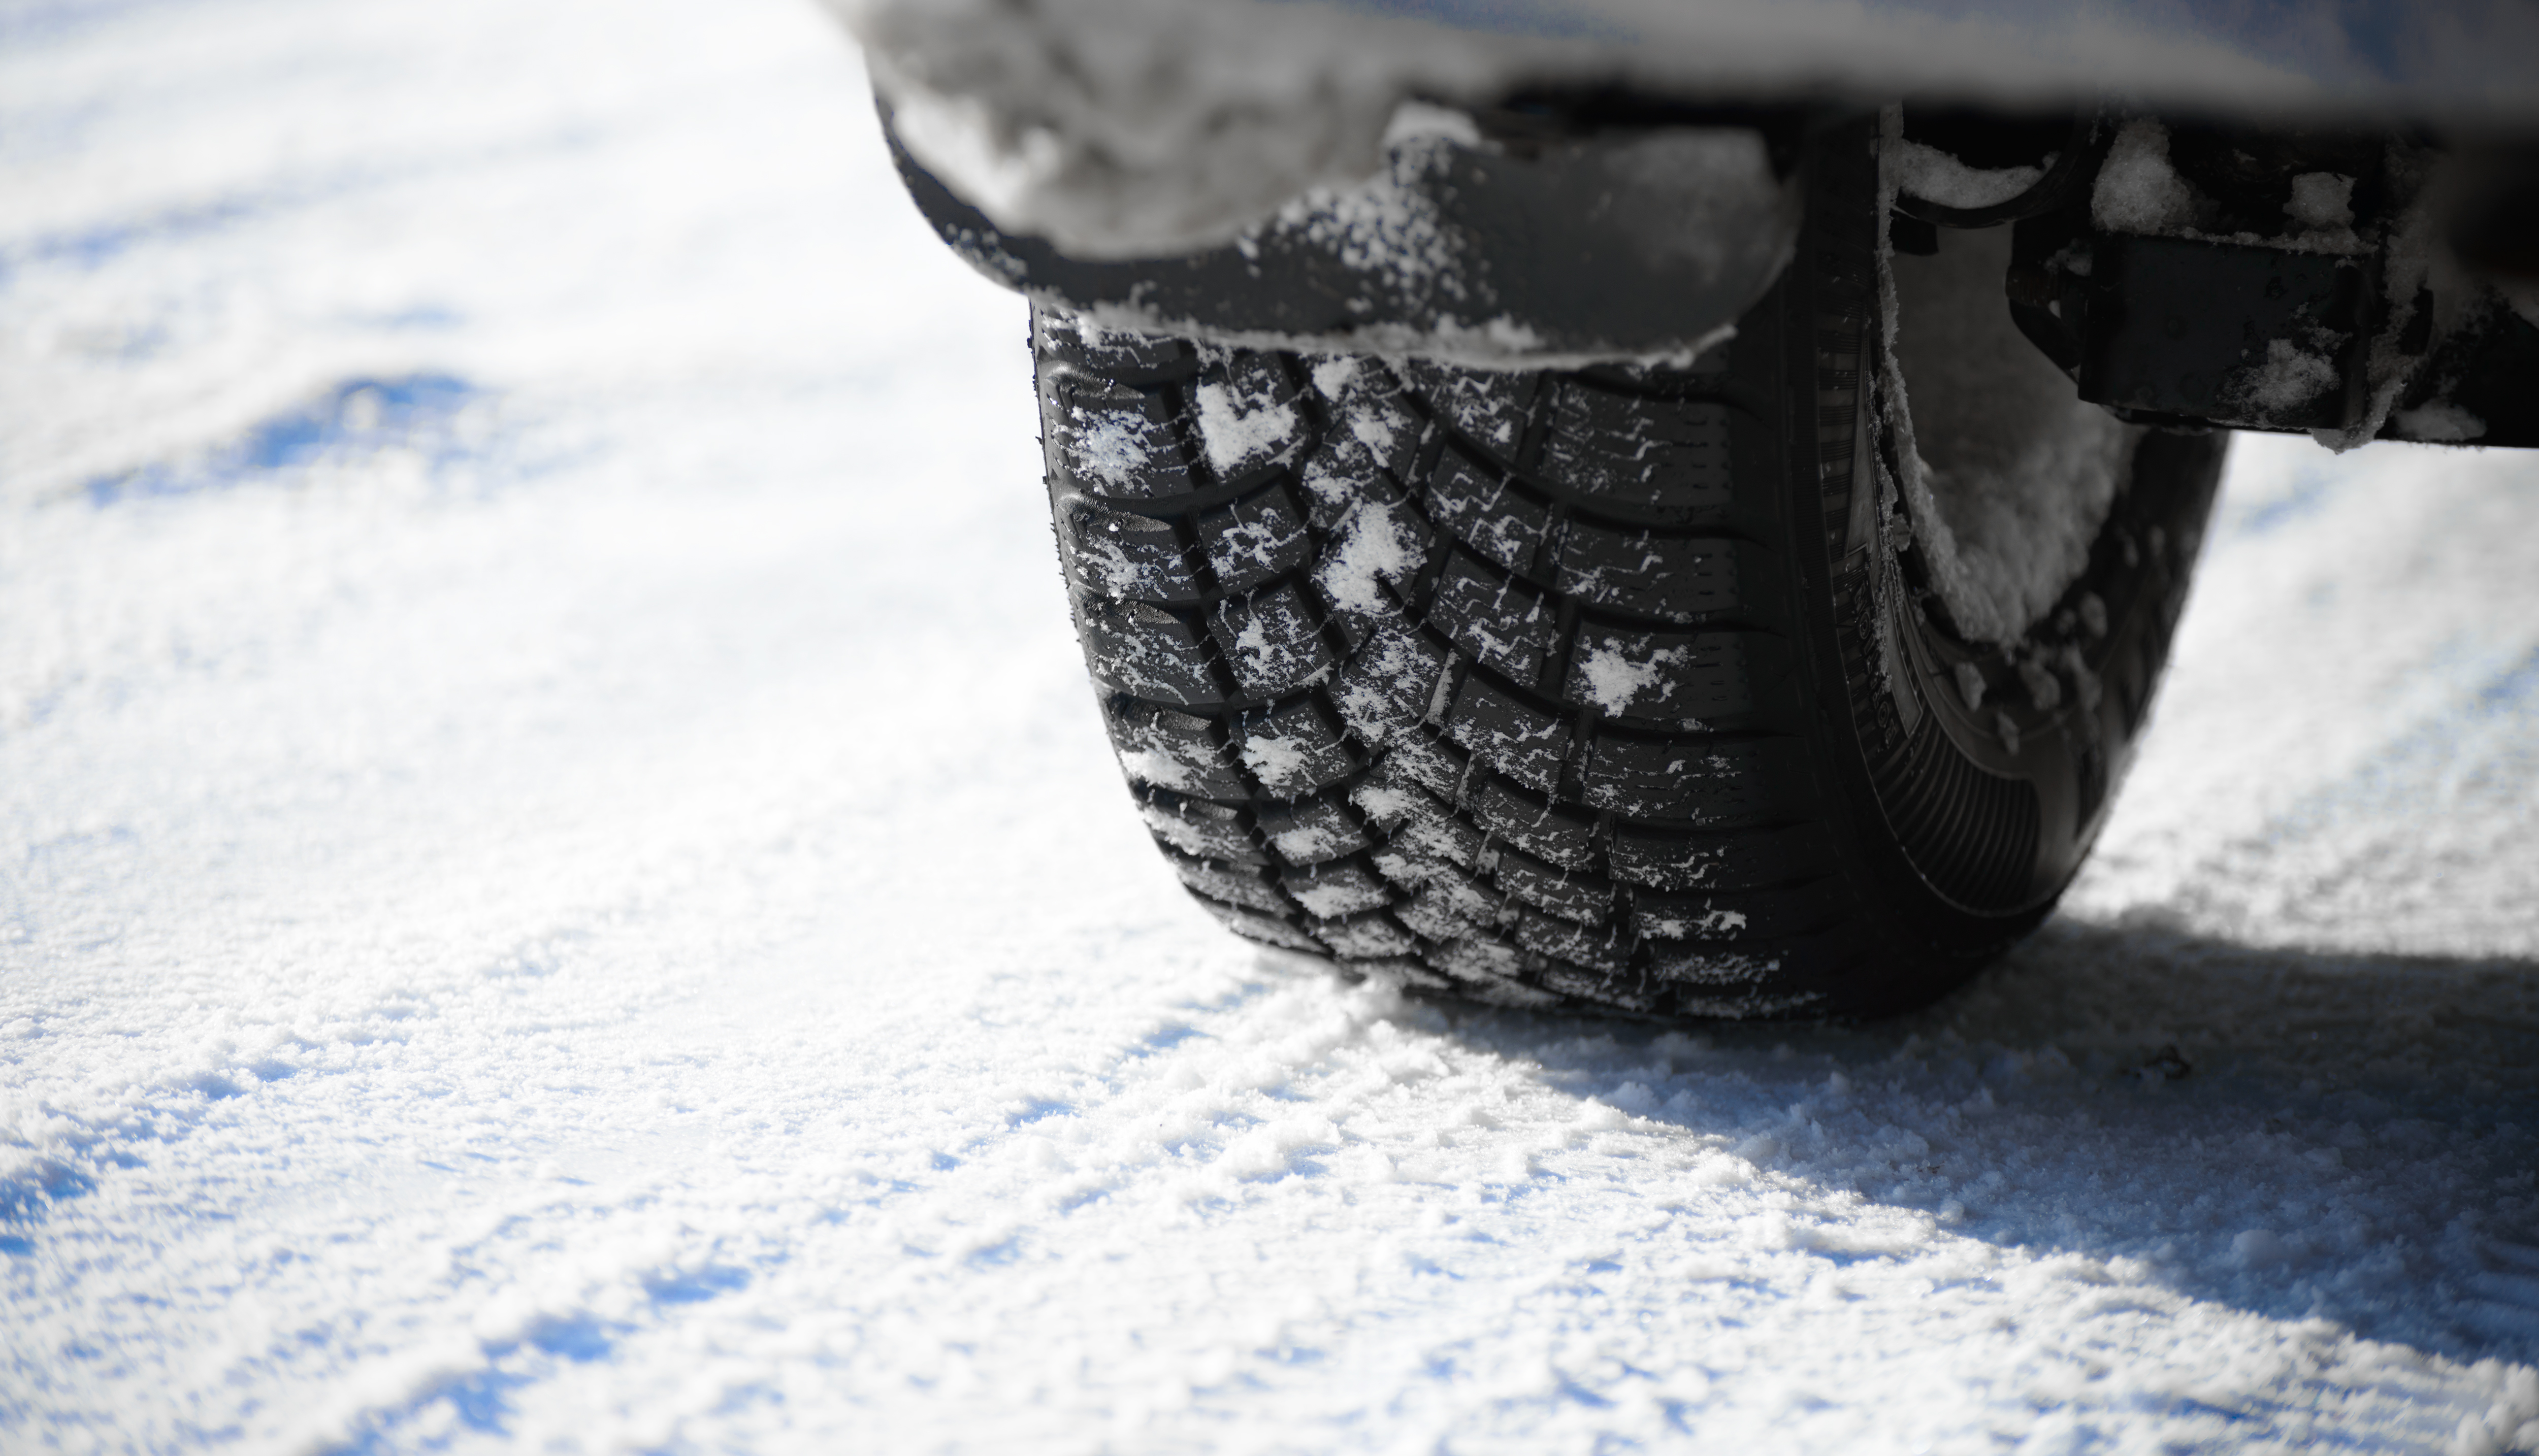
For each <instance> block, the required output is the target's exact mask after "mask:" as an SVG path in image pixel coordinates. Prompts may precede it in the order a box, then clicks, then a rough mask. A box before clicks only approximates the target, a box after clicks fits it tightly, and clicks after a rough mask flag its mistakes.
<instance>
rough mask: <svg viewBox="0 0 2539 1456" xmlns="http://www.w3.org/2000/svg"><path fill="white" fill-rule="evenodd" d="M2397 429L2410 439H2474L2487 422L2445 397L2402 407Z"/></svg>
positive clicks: (2484, 428)
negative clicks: (2414, 405) (2415, 405)
mask: <svg viewBox="0 0 2539 1456" xmlns="http://www.w3.org/2000/svg"><path fill="white" fill-rule="evenodd" d="M2396 420H2397V424H2398V429H2399V430H2400V432H2402V433H2404V434H2405V435H2406V436H2407V437H2408V438H2409V439H2421V440H2444V441H2451V440H2473V439H2476V438H2478V437H2480V436H2481V435H2483V434H2485V433H2486V422H2485V421H2484V420H2481V419H2479V418H2478V417H2477V416H2475V415H2473V414H2471V413H2469V412H2468V411H2467V410H2463V409H2461V408H2460V407H2459V406H2457V405H2455V404H2452V403H2451V402H2449V401H2448V400H2436V401H2434V402H2433V403H2431V404H2425V405H2418V406H2417V407H2416V408H2414V409H2412V410H2401V411H2399V412H2398V414H2397V416H2396Z"/></svg>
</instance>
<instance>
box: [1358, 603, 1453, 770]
mask: <svg viewBox="0 0 2539 1456" xmlns="http://www.w3.org/2000/svg"><path fill="white" fill-rule="evenodd" d="M1446 659H1447V651H1446V648H1445V647H1443V646H1442V645H1440V644H1438V643H1436V642H1433V641H1430V640H1429V639H1428V637H1427V636H1426V635H1425V634H1424V633H1422V632H1420V631H1419V630H1417V629H1414V628H1410V627H1407V626H1395V627H1390V628H1386V629H1379V630H1378V631H1376V632H1375V633H1374V634H1373V635H1371V636H1370V637H1368V638H1367V640H1366V641H1365V642H1364V644H1362V645H1361V646H1359V648H1358V649H1357V650H1356V651H1355V652H1353V653H1351V654H1349V660H1348V665H1347V666H1345V667H1343V668H1341V669H1340V674H1339V677H1338V680H1337V681H1335V682H1334V683H1333V684H1332V700H1333V702H1334V703H1335V704H1337V705H1338V708H1339V712H1340V717H1341V719H1342V720H1343V721H1345V722H1346V723H1347V724H1348V727H1349V730H1350V731H1351V732H1353V733H1355V734H1356V735H1357V736H1358V737H1359V738H1361V739H1364V740H1365V741H1366V742H1368V743H1382V742H1384V741H1385V739H1386V737H1387V735H1390V734H1392V733H1393V732H1394V730H1395V729H1399V728H1408V727H1410V726H1411V725H1412V724H1414V723H1417V722H1418V721H1419V720H1420V719H1422V718H1425V717H1426V716H1428V708H1429V704H1430V703H1432V702H1433V701H1435V699H1436V695H1437V680H1438V679H1439V678H1440V677H1442V676H1443V675H1444V674H1445V671H1446Z"/></svg>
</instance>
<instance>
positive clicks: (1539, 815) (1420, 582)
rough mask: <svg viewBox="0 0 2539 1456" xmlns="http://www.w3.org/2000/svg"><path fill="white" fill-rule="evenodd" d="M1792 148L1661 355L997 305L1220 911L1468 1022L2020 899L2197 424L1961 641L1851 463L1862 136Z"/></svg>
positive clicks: (1938, 940)
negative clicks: (1378, 349)
mask: <svg viewBox="0 0 2539 1456" xmlns="http://www.w3.org/2000/svg"><path fill="white" fill-rule="evenodd" d="M1800 165H1802V166H1804V167H1805V169H1806V177H1805V186H1806V189H1807V197H1808V222H1807V225H1806V228H1805V230H1804V232H1803V233H1802V237H1801V241H1800V245H1799V248H1798V253H1797V257H1796V260H1795V261H1794V262H1793V263H1792V265H1791V266H1790V267H1789V268H1788V269H1787V270H1786V271H1785V273H1784V275H1783V277H1782V279H1781V280H1780V282H1779V283H1777V284H1776V285H1775V286H1774V288H1773V289H1772V291H1771V293H1770V294H1769V295H1768V296H1767V297H1766V298H1764V299H1763V300H1762V301H1761V302H1760V303H1759V304H1757V305H1756V306H1755V307H1754V308H1753V309H1751V310H1750V312H1749V313H1748V314H1747V316H1746V317H1744V318H1743V319H1742V320H1740V322H1739V324H1738V327H1737V331H1736V334H1735V337H1734V338H1733V339H1732V340H1730V341H1728V342H1726V343H1724V344H1722V345H1720V346H1718V347H1715V348H1713V349H1711V350H1709V351H1707V352H1706V353H1704V354H1702V355H1701V356H1700V357H1698V358H1697V359H1694V360H1691V361H1688V362H1681V363H1678V364H1668V365H1613V366H1604V367H1593V368H1586V369H1578V370H1565V371H1533V372H1506V371H1492V370H1486V369H1479V368H1465V367H1458V366H1455V365H1451V364H1438V363H1431V362H1422V361H1418V360H1400V359H1396V360H1385V359H1379V358H1376V357H1372V356H1347V355H1323V356H1314V355H1301V354H1290V353H1280V352H1275V351H1263V350H1244V349H1233V348H1225V347H1219V346H1215V345H1210V344H1205V343H1201V342H1197V341H1193V340H1189V339H1183V338H1176V337H1171V336H1165V335H1156V334H1148V333H1133V332H1122V331H1119V330H1116V329H1106V328H1103V327H1100V326H1098V325H1096V324H1094V323H1092V322H1090V321H1087V320H1085V319H1082V318H1078V317H1074V316H1070V315H1068V314H1065V313H1064V312H1062V311H1059V310H1056V309H1051V308H1045V307H1044V308H1039V309H1036V311H1035V315H1034V321H1033V329H1032V339H1033V348H1034V351H1035V358H1036V361H1037V377H1038V381H1039V391H1040V403H1041V413H1042V422H1043V427H1044V443H1045V448H1046V454H1047V463H1048V482H1049V488H1050V500H1051V506H1052V510H1053V515H1054V519H1055V521H1056V524H1057V527H1058V537H1059V546H1060V557H1061V561H1062V563H1063V565H1064V572H1065V576H1066V582H1067V588H1068V592H1069V598H1070V601H1071V603H1072V607H1073V611H1074V614H1075V622H1076V627H1077V629H1078V632H1079V635H1080V638H1081V640H1082V643H1083V646H1084V654H1085V661H1086V664H1087V666H1088V668H1089V669H1090V671H1091V674H1092V677H1093V680H1094V684H1095V687H1096V690H1097V694H1098V696H1099V699H1100V702H1101V706H1102V711H1103V713H1104V715H1105V718H1106V721H1107V725H1108V728H1109V732H1110V735H1111V741H1112V743H1113V745H1114V746H1115V748H1116V749H1117V751H1118V755H1119V761H1120V763H1121V766H1122V768H1123V769H1124V771H1125V772H1126V774H1127V777H1128V780H1129V783H1130V787H1131V789H1132V794H1133V795H1134V798H1135V801H1136V804H1137V807H1138V810H1139V812H1140V813H1141V814H1142V815H1143V816H1144V818H1145V821H1146V824H1147V826H1148V827H1150V828H1151V829H1152V831H1153V834H1154V837H1155V840H1156V843H1157V844H1158V845H1159V847H1160V848H1161V849H1162V850H1163V853H1164V856H1165V858H1166V859H1167V860H1168V861H1169V863H1170V865H1171V867H1172V869H1173V871H1174V872H1175V873H1176V874H1177V875H1178V876H1179V877H1180V879H1181V881H1182V883H1183V885H1184V886H1186V887H1187V888H1188V889H1189V891H1190V892H1191V893H1193V894H1194V895H1196V896H1197V897H1198V898H1199V900H1200V901H1201V903H1202V904H1203V905H1205V906H1206V907H1207V908H1208V909H1209V910H1210V911H1212V912H1213V913H1214V914H1215V915H1216V916H1217V917H1219V918H1220V919H1221V920H1223V921H1224V922H1225V923H1226V924H1227V925H1228V926H1230V927H1232V928H1233V929H1234V930H1235V931H1236V932H1237V933H1239V934H1241V935H1245V936H1248V937H1251V938H1253V939H1255V940H1258V941H1262V942H1266V943H1268V944H1270V945H1273V946H1279V947H1283V948H1286V949H1288V950H1291V951H1297V952H1302V953H1306V954H1310V955H1315V956H1324V957H1329V958H1331V959H1332V960H1336V961H1338V963H1339V964H1340V965H1341V966H1343V967H1346V968H1348V969H1351V970H1354V971H1357V972H1360V973H1364V974H1373V975H1383V976H1388V977H1392V978H1395V979H1398V980H1400V981H1403V982H1406V983H1408V984H1410V985H1413V986H1417V987H1422V988H1427V989H1429V990H1432V991H1436V992H1441V993H1446V994H1450V995H1456V996H1461V997H1466V998H1471V999H1475V1000H1480V1001H1485V1002H1491V1003H1497V1004H1505V1005H1521V1006H1530V1007H1546V1008H1547V1007H1561V1008H1569V1009H1575V1010H1590V1011H1596V1012H1604V1013H1617V1014H1625V1015H1636V1016H1643V1017H1655V1018H1662V1019H1705V1018H1719V1017H1773V1016H1782V1017H1787V1016H1821V1015H1845V1016H1865V1015H1877V1014H1882V1013H1886V1012H1891V1011H1895V1010H1899V1009H1903V1008H1906V1007H1910V1006H1913V1005H1916V1004H1919V1003H1921V1002H1924V1001H1927V1000H1929V999H1930V998H1932V997H1934V996H1936V995H1938V994H1940V993H1942V992H1944V991H1946V990H1947V989H1949V988H1950V987H1951V986H1953V985H1955V984H1956V983H1958V982H1959V981H1961V980H1962V979H1963V978H1964V977H1966V976H1967V975H1969V974H1971V973H1972V972H1973V971H1975V970H1976V969H1978V968H1979V967H1981V966H1982V965H1984V964H1985V963H1986V962H1987V961H1989V960H1992V959H1994V958H1995V957H1997V956H1998V955H1999V954H2000V953H2001V952H2002V951H2004V950H2005V949H2006V948H2007V947H2009V946H2011V945H2012V944H2014V943H2015V942H2016V941H2017V940H2018V939H2019V938H2020V937H2021V936H2022V935H2024V934H2025V933H2026V932H2027V931H2028V930H2030V929H2031V928H2032V927H2034V926H2035V925H2036V924H2037V922H2038V921H2039V920H2041V919H2042V918H2043V917H2044V916H2045V915H2046V914H2047V913H2048V912H2049V911H2050V909H2051V908H2052V906H2053V904H2054V901H2055V899H2056V897H2057V896H2058V895H2059V894H2060V893H2061V892H2062V890H2063V888H2064V886H2065V885H2066V884H2067V883H2068V882H2069V881H2070V879H2071V877H2072V875H2073V874H2074V872H2075V871H2076V870H2077V869H2078V868H2079V866H2080V864H2081V861H2082V858H2083V856H2084V855H2085V854H2086V853H2087V850H2088V847H2089V844H2090V842H2091V840H2092V838H2093V836H2094V835H2095V833H2096V831H2097V827H2098V826H2099V824H2100V823H2101V822H2102V820H2103V819H2104V816H2105V811H2106V806H2107V801H2108V798H2109V795H2110V792H2111V790H2112V787H2113V785H2114V783H2115V782H2116V780H2117V778H2118V777H2119V776H2120V774H2121V772H2122V768H2123V766H2124V763H2125V761H2127V759H2128V758H2129V757H2130V752H2131V748H2132V745H2133V744H2134V742H2135V740H2136V739H2137V737H2138V736H2139V734H2140V733H2141V731H2142V728H2143V725H2144V718H2145V715H2146V713H2147V711H2148V709H2149V706H2150V699H2151V694H2152V691H2153V688H2154V686H2155V684H2156V683H2157V681H2158V679H2159V676H2160V673H2161V669H2162V665H2163V662H2164V660H2165V658H2166V655H2167V650H2168V643H2169V638H2170V633H2171V630H2172V629H2173V627H2174V625H2175V623H2176V620H2177V616H2178V613H2179V610H2180V608H2181V606H2182V604H2183V601H2184V596H2185V591H2186V587H2187V582H2188V579H2189V574H2190V571H2191V567H2192V564H2193V562H2194V559H2195V554H2196V548H2197V544H2198V542H2199V540H2200V538H2201V534H2202V527H2203V522H2204V519H2205V515H2206V513H2207V510H2208V507H2209V505H2210V503H2211V500H2212V496H2213V493H2214V490H2215V487H2216V484H2217V482H2218V479H2219V475H2220V468H2221V459H2222V438H2223V437H2222V436H2219V435H2193V434H2178V433H2161V432H2148V431H2146V432H2143V433H2142V434H2141V435H2140V437H2139V438H2138V439H2137V440H2135V441H2134V442H2133V444H2132V446H2131V448H2130V451H2129V469H2130V474H2129V476H2128V478H2126V479H2125V480H2123V481H2122V482H2121V483H2120V487H2119V489H2118V490H2117V492H2116V495H2115V498H2114V500H2113V503H2112V505H2111V506H2110V507H2109V508H2108V511H2107V513H2106V515H2105V518H2104V520H2103V523H2102V524H2100V525H2099V526H2098V528H2097V531H2096V536H2095V539H2094V541H2093V543H2092V544H2091V546H2090V548H2089V553H2088V561H2087V565H2086V567H2085V568H2084V569H2082V570H2081V572H2080V574H2079V576H2078V579H2076V580H2074V581H2073V582H2072V583H2071V584H2070V586H2069V588H2068V589H2067V590H2066V591H2065V592H2064V593H2063V596H2062V599H2061V600H2060V601H2059V602H2057V603H2056V605H2055V606H2054V607H2053V608H2052V609H2051V610H2050V611H2048V612H2046V613H2045V614H2044V615H2043V616H2042V617H2041V618H2040V619H2039V620H2038V621H2037V622H2036V623H2035V624H2034V625H2033V626H2031V627H2030V628H2029V629H2027V631H2026V632H2025V634H2024V636H2023V637H2022V638H2021V639H2020V640H2019V641H2017V642H2016V643H2013V644H2010V645H2008V646H2003V645H2000V644H1983V643H1977V642H1973V641H1970V640H1968V639H1966V638H1965V637H1964V636H1962V635H1961V634H1960V633H1959V632H1958V631H1957V630H1956V629H1955V627H1954V625H1953V623H1952V622H1951V620H1950V618H1949V614H1948V612H1947V611H1946V608H1945V606H1944V604H1943V603H1942V601H1941V598H1940V595H1939V593H1937V592H1936V591H1934V590H1933V587H1932V583H1931V580H1930V564H1931V563H1929V562H1928V561H1926V560H1924V559H1923V556H1922V554H1921V553H1922V550H1923V548H1922V544H1921V541H1920V540H1918V539H1917V538H1916V535H1915V533H1914V531H1913V529H1912V526H1911V523H1910V519H1909V516H1910V513H1909V511H1907V510H1906V509H1905V508H1904V507H1903V505H1902V504H1901V503H1900V502H1899V500H1898V498H1897V496H1898V493H1897V492H1896V491H1895V489H1894V487H1893V486H1892V484H1891V481H1892V480H1893V479H1894V478H1895V471H1894V466H1895V459H1894V455H1895V449H1896V446H1895V443H1894V437H1895V433H1896V432H1895V431H1894V430H1891V429H1889V428H1887V422H1886V421H1885V419H1884V418H1883V417H1882V414H1881V407H1882V403H1883V399H1882V386H1881V383H1880V381H1881V379H1882V377H1884V373H1883V370H1884V364H1885V362H1886V353H1885V345H1884V343H1883V340H1884V339H1885V338H1886V337H1887V336H1886V334H1885V332H1884V331H1883V329H1882V322H1883V319H1882V314H1881V309H1882V307H1883V306H1890V305H1883V304H1882V302H1881V299H1882V297H1883V296H1884V297H1887V298H1891V297H1892V295H1891V292H1887V293H1884V295H1883V291H1882V289H1881V286H1880V285H1881V274H1880V268H1881V263H1880V256H1881V250H1882V247H1883V239H1882V225H1883V221H1884V217H1885V213H1884V209H1883V207H1882V205H1881V198H1882V194H1881V192H1880V190H1879V184H1878V175H1877V161H1876V152H1875V145H1874V130H1873V129H1872V128H1870V127H1868V126H1857V127H1850V128H1840V129H1836V130H1834V131H1831V132H1829V133H1827V134H1825V135H1824V136H1822V137H1820V138H1819V139H1818V141H1817V142H1816V143H1815V144H1814V145H1813V146H1812V147H1811V148H1810V149H1809V150H1808V152H1807V153H1806V155H1805V158H1804V160H1803V162H1802V163H1801V164H1800ZM2005 306H2006V305H2005ZM1925 535H1927V532H1926V533H1925Z"/></svg>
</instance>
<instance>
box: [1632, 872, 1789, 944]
mask: <svg viewBox="0 0 2539 1456" xmlns="http://www.w3.org/2000/svg"><path fill="white" fill-rule="evenodd" d="M1837 909H1838V907H1837V905H1836V904H1835V903H1834V901H1833V899H1832V897H1831V896H1830V895H1829V894H1827V893H1826V892H1825V889H1824V888H1823V887H1820V886H1817V885H1798V886H1788V887H1784V888H1782V889H1779V890H1747V891H1740V892H1737V893H1722V894H1715V895H1710V894H1643V895H1638V896H1636V897H1634V899H1633V900H1632V903H1631V925H1632V927H1633V928H1634V929H1636V930H1638V931H1639V933H1640V934H1641V935H1644V936H1647V937H1649V938H1650V939H1652V940H1668V941H1717V942H1727V941H1750V940H1754V939H1756V938H1758V937H1787V936H1793V935H1806V934H1810V933H1812V932H1815V931H1818V930H1821V929H1823V928H1824V927H1825V925H1826V924H1827V923H1828V922H1829V921H1831V920H1832V919H1833V918H1834V916H1835V914H1836V913H1837Z"/></svg>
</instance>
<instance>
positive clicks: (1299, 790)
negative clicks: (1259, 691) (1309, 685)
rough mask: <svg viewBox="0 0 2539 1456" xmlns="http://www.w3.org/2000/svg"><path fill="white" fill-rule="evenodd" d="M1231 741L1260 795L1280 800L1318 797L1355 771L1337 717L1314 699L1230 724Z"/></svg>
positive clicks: (1300, 699)
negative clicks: (1316, 795) (1319, 793)
mask: <svg viewBox="0 0 2539 1456" xmlns="http://www.w3.org/2000/svg"><path fill="white" fill-rule="evenodd" d="M1233 741H1234V749H1235V752H1236V753H1238V754H1239V755H1241V756H1242V759H1243V763H1244V766H1245V767H1248V768H1250V769H1251V770H1252V774H1253V776H1254V777H1255V778H1257V779H1259V780H1260V781H1261V787H1262V790H1263V791H1264V792H1266V793H1269V794H1272V795H1275V796H1276V797H1278V798H1281V799H1296V798H1302V797H1303V796H1305V795H1307V794H1312V793H1318V792H1320V791H1321V790H1323V789H1324V788H1326V787H1328V786H1329V785H1332V784H1335V783H1338V781H1340V780H1341V779H1343V778H1346V777H1348V776H1349V775H1350V774H1352V773H1355V772H1356V771H1357V769H1358V758H1357V754H1356V753H1355V752H1354V751H1353V750H1351V749H1350V747H1349V744H1348V739H1347V736H1346V735H1345V734H1344V733H1343V732H1342V730H1341V728H1340V720H1339V718H1338V715H1336V714H1335V713H1333V711H1332V710H1331V709H1330V708H1329V707H1328V706H1326V705H1324V703H1323V700H1322V699H1321V698H1320V697H1319V696H1305V697H1298V698H1293V699H1291V700H1289V701H1286V702H1282V703H1280V704H1278V705H1277V706H1276V707H1273V708H1269V709H1266V710H1260V709H1256V710H1254V711H1252V712H1248V713H1245V714H1244V715H1243V716H1242V717H1240V718H1238V719H1237V720H1236V721H1235V725H1234V733H1233Z"/></svg>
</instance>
